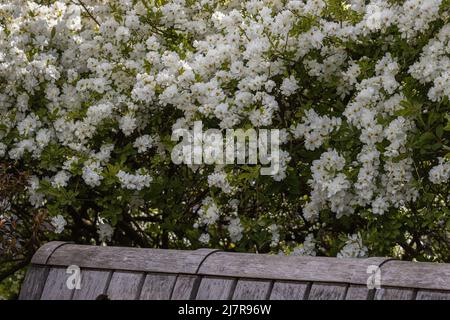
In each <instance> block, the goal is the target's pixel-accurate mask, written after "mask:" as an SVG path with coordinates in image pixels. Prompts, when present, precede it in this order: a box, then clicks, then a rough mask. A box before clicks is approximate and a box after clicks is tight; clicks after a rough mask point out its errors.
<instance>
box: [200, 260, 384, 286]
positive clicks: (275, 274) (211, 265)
mask: <svg viewBox="0 0 450 320" xmlns="http://www.w3.org/2000/svg"><path fill="white" fill-rule="evenodd" d="M385 260H387V259H386V258H368V259H336V258H328V257H309V256H279V255H265V254H264V255H263V254H252V253H233V252H217V253H214V254H212V255H210V256H209V257H208V258H207V259H206V260H205V261H204V262H203V264H202V266H201V267H200V269H199V274H202V275H216V276H228V277H242V278H263V279H279V280H299V281H319V282H345V283H353V284H364V285H365V284H366V282H367V277H368V275H367V267H368V266H370V265H379V264H380V263H382V262H383V261H385Z"/></svg>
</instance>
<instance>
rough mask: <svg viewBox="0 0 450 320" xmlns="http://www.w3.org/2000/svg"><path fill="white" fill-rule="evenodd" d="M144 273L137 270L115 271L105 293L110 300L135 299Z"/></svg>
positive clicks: (138, 293)
mask: <svg viewBox="0 0 450 320" xmlns="http://www.w3.org/2000/svg"><path fill="white" fill-rule="evenodd" d="M144 277H145V275H144V274H143V273H139V272H122V271H116V272H114V273H113V275H112V277H111V281H110V282H109V286H108V290H107V291H106V294H107V296H108V298H109V299H110V300H136V299H137V298H138V297H139V295H140V293H141V292H140V291H141V285H142V283H143V281H144Z"/></svg>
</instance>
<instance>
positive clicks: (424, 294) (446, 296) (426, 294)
mask: <svg viewBox="0 0 450 320" xmlns="http://www.w3.org/2000/svg"><path fill="white" fill-rule="evenodd" d="M416 300H450V291H434V290H433V291H432V290H419V291H418V292H417V296H416Z"/></svg>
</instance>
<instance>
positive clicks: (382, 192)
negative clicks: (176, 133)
mask: <svg viewBox="0 0 450 320" xmlns="http://www.w3.org/2000/svg"><path fill="white" fill-rule="evenodd" d="M449 13H450V1H448V0H372V1H363V0H302V1H300V0H292V1H288V0H285V1H281V0H280V1H267V0H266V1H264V0H248V1H243V2H242V1H226V0H222V1H219V0H202V1H195V0H169V1H164V0H155V1H154V0H142V1H138V0H133V1H131V0H128V1H123V0H120V1H119V0H115V1H110V0H108V1H106V0H104V1H94V0H91V1H87V0H86V1H83V2H78V1H77V0H74V1H65V2H64V1H36V2H32V1H20V0H17V1H10V2H8V3H6V4H2V5H0V47H1V50H0V79H1V82H0V114H1V121H0V137H1V143H0V156H1V157H2V159H4V161H8V162H10V163H13V164H14V165H15V166H17V167H20V168H24V169H26V170H27V171H28V172H29V173H30V176H29V178H28V184H27V188H26V190H25V191H24V193H25V194H26V197H27V201H28V202H29V203H30V204H31V205H32V206H33V207H34V208H37V209H41V210H44V211H45V212H46V214H47V216H48V221H49V222H50V223H51V224H52V225H53V228H48V230H46V231H43V232H44V233H45V237H47V239H54V238H60V239H70V240H73V241H77V242H84V243H102V242H104V243H108V244H121V245H136V246H144V247H163V248H168V247H171V248H197V247H207V246H211V247H220V248H224V249H230V250H231V249H233V250H239V251H257V252H269V251H272V252H280V251H282V252H284V253H288V254H290V253H292V254H302V255H328V256H339V257H361V256H366V255H390V256H392V255H394V256H397V257H400V258H406V259H412V258H415V259H418V260H440V261H444V260H448V259H449V258H448V257H449V256H450V255H449V253H450V249H449V248H450V246H449V241H450V236H449V231H450V220H449V214H450V210H449V201H450V198H449V188H448V187H449V176H450V154H449V148H450V146H449V134H448V131H449V130H450V124H449V121H450V108H449V107H450V102H449V98H450V21H449V17H450V16H449ZM195 121H202V123H203V125H204V127H205V128H206V129H208V128H217V129H220V130H225V129H230V128H257V129H263V128H266V129H279V130H280V132H281V135H280V137H281V142H282V145H281V150H280V159H279V162H280V168H281V170H280V171H279V172H278V173H277V174H275V175H273V176H263V175H260V171H259V169H260V165H238V164H234V165H233V164H227V165H208V164H202V165H199V164H196V165H186V164H175V163H173V162H172V161H171V157H170V154H171V150H172V148H173V147H174V145H175V143H176V142H174V141H172V140H171V135H172V132H173V130H175V129H180V128H186V129H189V128H191V127H192V125H193V123H194V122H195ZM5 215H6V213H5ZM30 217H31V216H30ZM30 219H31V218H30Z"/></svg>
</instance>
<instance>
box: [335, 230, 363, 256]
mask: <svg viewBox="0 0 450 320" xmlns="http://www.w3.org/2000/svg"><path fill="white" fill-rule="evenodd" d="M367 252H368V249H367V247H366V246H364V245H363V243H362V239H361V235H360V234H359V233H358V234H353V235H351V236H349V237H348V240H347V241H346V242H345V245H344V247H343V248H342V250H341V251H340V252H339V253H338V254H337V257H338V258H361V257H366V256H367Z"/></svg>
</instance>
